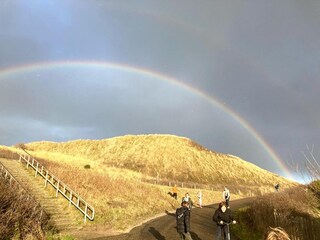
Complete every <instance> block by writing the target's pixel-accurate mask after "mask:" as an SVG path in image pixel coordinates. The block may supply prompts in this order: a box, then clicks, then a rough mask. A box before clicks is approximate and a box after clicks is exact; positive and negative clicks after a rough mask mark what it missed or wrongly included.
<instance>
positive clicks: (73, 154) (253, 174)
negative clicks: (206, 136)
mask: <svg viewBox="0 0 320 240" xmlns="http://www.w3.org/2000/svg"><path fill="white" fill-rule="evenodd" d="M26 147H27V149H28V150H29V151H31V152H32V153H34V154H36V155H39V156H45V157H46V158H48V159H53V160H54V159H55V160H57V161H59V159H58V158H59V156H61V155H63V156H64V157H63V158H64V161H65V158H66V156H68V157H70V161H71V162H73V161H74V160H75V158H76V161H77V164H81V163H82V164H85V163H87V164H93V165H94V166H97V167H98V166H99V167H101V166H108V167H110V166H112V167H116V168H121V169H128V170H132V171H134V172H139V173H142V174H144V175H146V176H149V177H158V178H164V179H169V180H176V181H181V182H194V183H202V184H214V183H216V184H218V183H222V184H233V183H235V182H237V183H238V184H249V185H256V186H257V187H259V186H264V185H270V186H273V185H274V184H275V183H277V182H278V183H280V184H281V185H287V184H289V185H291V184H292V183H291V182H290V181H289V180H288V179H285V178H283V177H281V176H278V175H276V174H274V173H271V172H268V171H266V170H264V169H261V168H259V167H257V166H256V165H254V164H252V163H249V162H246V161H244V160H242V159H240V158H239V157H236V156H232V155H227V154H221V153H217V152H214V151H211V150H208V149H206V148H204V147H203V146H201V145H199V144H198V143H196V142H194V141H192V140H190V139H188V138H184V137H177V136H173V135H127V136H122V137H115V138H110V139H104V140H75V141H69V142H64V143H55V142H34V143H29V144H26ZM71 162H70V163H71Z"/></svg>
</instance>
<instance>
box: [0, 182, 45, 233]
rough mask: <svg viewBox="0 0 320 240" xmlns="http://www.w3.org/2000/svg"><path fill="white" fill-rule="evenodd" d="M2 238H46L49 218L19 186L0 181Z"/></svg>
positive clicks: (0, 230)
mask: <svg viewBox="0 0 320 240" xmlns="http://www.w3.org/2000/svg"><path fill="white" fill-rule="evenodd" d="M0 213H1V214H0V233H1V235H0V239H45V234H46V231H47V230H48V218H47V216H46V215H45V214H44V213H43V212H42V209H41V208H39V206H38V205H37V203H35V202H34V201H33V200H32V199H30V198H28V196H27V195H26V194H25V193H24V192H23V191H22V190H21V189H19V187H17V186H12V185H11V186H10V187H9V183H6V182H4V181H2V180H1V181H0Z"/></svg>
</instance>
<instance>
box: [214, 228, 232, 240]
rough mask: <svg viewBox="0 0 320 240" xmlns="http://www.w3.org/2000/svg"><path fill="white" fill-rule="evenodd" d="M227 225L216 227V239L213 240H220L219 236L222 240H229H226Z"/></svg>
mask: <svg viewBox="0 0 320 240" xmlns="http://www.w3.org/2000/svg"><path fill="white" fill-rule="evenodd" d="M228 231H229V229H228V225H217V232H216V238H215V240H220V239H221V236H222V237H223V239H225V240H230V239H228V238H229V236H228Z"/></svg>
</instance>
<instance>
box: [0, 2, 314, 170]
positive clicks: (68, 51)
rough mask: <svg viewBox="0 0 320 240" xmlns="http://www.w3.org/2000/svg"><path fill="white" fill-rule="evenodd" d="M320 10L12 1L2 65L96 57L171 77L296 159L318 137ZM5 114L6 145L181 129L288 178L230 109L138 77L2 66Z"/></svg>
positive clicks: (1, 36) (1, 18)
mask: <svg viewBox="0 0 320 240" xmlns="http://www.w3.org/2000/svg"><path fill="white" fill-rule="evenodd" d="M319 9H320V4H319V3H317V2H311V1H309V2H303V3H302V2H292V1H282V2H279V1H267V2H243V3H241V4H237V3H235V2H234V1H230V2H228V1H221V2H210V1H208V2H203V3H202V4H198V3H197V4H195V3H194V2H192V1H178V0H177V1H173V2H170V5H168V4H167V3H166V2H158V1H157V2H154V1H133V2H130V3H129V2H128V3H120V2H119V1H90V3H88V2H87V1H82V0H80V1H72V0H71V1H31V2H30V1H28V2H25V1H19V0H17V1H2V2H1V3H0V54H1V59H0V71H1V69H5V68H7V67H10V66H11V67H14V66H17V65H23V64H34V63H45V62H51V61H59V60H71V61H72V60H82V61H88V60H93V61H107V62H118V63H120V64H126V65H132V66H136V67H140V68H145V69H149V70H150V71H156V72H160V73H164V74H166V75H168V76H172V77H176V78H178V79H180V80H181V81H183V82H184V83H186V84H189V85H191V86H193V87H195V88H197V89H199V90H200V91H202V92H204V93H206V94H207V95H208V96H212V97H215V98H216V99H217V100H218V101H220V102H221V103H224V104H225V105H224V106H226V107H228V108H230V109H232V111H234V112H235V113H237V114H238V115H240V116H241V117H242V118H243V119H244V120H246V121H247V122H248V124H249V125H250V126H251V127H252V128H253V129H255V130H256V131H257V133H258V134H259V135H260V136H261V137H262V138H264V139H265V140H266V142H267V144H269V145H270V146H271V147H272V149H274V151H275V152H276V153H277V154H278V155H279V156H280V157H281V158H282V159H283V160H284V161H286V160H287V159H288V156H290V155H291V154H299V151H300V150H301V149H303V148H304V147H305V144H315V145H316V144H318V143H319V136H320V132H319V125H320V122H319V120H318V119H320V118H319V117H320V116H319V111H318V102H319V94H318V89H319V84H320V82H319V79H318V78H319V77H318V76H319V74H320V72H319V71H320V70H319V69H320V68H319V62H320V59H319V56H320V52H319V51H320V50H319V48H318V42H317V40H318V39H319V38H320V28H319V27H318V26H319V24H320V17H319V14H318V12H319V11H318V10H319ZM0 113H1V127H0V131H1V135H0V136H1V137H0V144H14V143H16V142H21V141H23V142H25V141H34V140H53V141H65V140H70V139H76V138H91V139H99V138H106V137H112V136H117V135H124V134H143V133H170V134H176V135H181V136H186V137H190V138H192V139H193V140H196V141H198V142H199V143H200V144H203V145H205V146H206V147H209V148H211V149H213V150H216V151H221V152H225V153H231V154H234V155H238V156H240V157H243V158H246V159H247V160H249V161H251V162H254V163H256V164H258V165H260V166H262V167H264V168H267V169H269V170H272V171H275V172H278V173H281V170H279V169H278V167H277V166H275V164H272V160H271V159H270V156H268V153H267V152H266V151H265V150H264V149H263V147H262V146H261V145H260V144H259V143H258V142H257V139H255V138H254V137H253V135H252V133H250V132H248V131H246V130H245V129H244V128H243V127H241V124H239V122H237V121H235V120H234V119H233V118H232V116H231V115H230V112H229V113H227V112H225V111H223V110H222V109H221V106H220V108H219V107H217V106H215V105H212V104H210V103H209V102H208V101H207V100H206V99H204V98H201V97H199V96H197V95H196V94H194V92H190V91H187V90H183V89H182V88H179V87H177V86H173V85H170V84H168V83H164V82H162V83H161V82H160V81H159V80H155V79H148V78H147V77H146V76H144V77H142V76H140V75H139V74H136V73H135V74H134V73H132V72H131V73H129V72H127V73H126V74H124V73H120V72H117V71H110V69H109V70H108V69H105V70H102V69H97V68H93V67H92V66H91V67H90V66H88V67H87V68H84V67H82V69H79V68H69V69H64V68H62V67H61V68H58V67H57V68H53V69H42V70H40V69H37V70H34V71H31V72H20V73H19V74H18V73H16V74H12V75H4V74H1V72H0ZM21 126H23V127H21ZM316 147H317V146H316ZM253 149H254V150H253Z"/></svg>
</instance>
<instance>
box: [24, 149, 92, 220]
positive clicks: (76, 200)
mask: <svg viewBox="0 0 320 240" xmlns="http://www.w3.org/2000/svg"><path fill="white" fill-rule="evenodd" d="M22 150H23V149H22ZM23 151H24V152H25V153H26V154H25V155H24V154H19V161H20V162H22V161H24V162H25V163H26V165H27V168H29V167H31V168H32V169H33V170H34V171H35V176H37V175H40V176H41V177H43V178H44V180H45V183H44V185H45V187H46V186H47V184H48V183H49V184H50V185H51V186H52V187H53V188H54V189H55V191H56V197H58V195H59V193H60V194H61V195H62V196H64V197H65V198H66V199H67V200H68V201H69V205H73V206H75V207H76V208H77V209H78V210H79V211H80V212H81V213H82V214H83V215H84V222H86V220H87V218H88V219H89V220H91V221H93V219H94V208H93V207H92V206H91V205H89V204H88V203H87V202H86V201H85V200H84V199H83V198H81V197H80V196H79V194H77V193H76V192H75V191H73V190H72V189H71V188H70V187H69V186H68V185H66V184H65V183H63V182H62V181H61V180H60V179H59V178H57V177H56V176H54V175H53V173H51V172H50V171H49V170H48V169H46V168H45V167H44V166H43V165H42V164H40V163H39V162H38V161H37V160H36V159H34V157H32V156H31V155H30V154H29V153H28V152H26V151H25V150H23Z"/></svg>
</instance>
